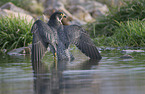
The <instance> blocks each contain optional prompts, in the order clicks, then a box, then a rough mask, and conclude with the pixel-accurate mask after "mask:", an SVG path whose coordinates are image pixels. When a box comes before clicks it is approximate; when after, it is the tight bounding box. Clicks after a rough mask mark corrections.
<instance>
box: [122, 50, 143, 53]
mask: <svg viewBox="0 0 145 94" xmlns="http://www.w3.org/2000/svg"><path fill="white" fill-rule="evenodd" d="M133 52H145V51H144V50H122V51H121V53H133Z"/></svg>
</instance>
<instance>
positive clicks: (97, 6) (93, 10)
mask: <svg viewBox="0 0 145 94" xmlns="http://www.w3.org/2000/svg"><path fill="white" fill-rule="evenodd" d="M81 5H82V6H83V7H84V8H85V10H87V11H88V12H89V13H90V14H91V15H92V17H93V18H96V17H98V16H102V15H106V12H108V11H109V9H108V7H107V6H106V5H104V4H101V3H99V2H96V1H88V2H85V3H83V4H81Z"/></svg>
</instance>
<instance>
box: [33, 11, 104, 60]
mask: <svg viewBox="0 0 145 94" xmlns="http://www.w3.org/2000/svg"><path fill="white" fill-rule="evenodd" d="M63 17H65V15H64V14H63V13H62V12H55V13H54V14H52V15H51V17H50V20H49V21H48V23H47V24H46V23H44V22H43V21H41V20H37V21H36V22H35V23H34V24H33V26H32V29H31V32H32V33H33V41H32V61H33V62H34V61H40V60H41V59H42V58H43V56H44V54H45V52H46V50H47V48H48V47H50V49H51V52H52V53H53V55H54V56H57V58H58V59H59V60H62V59H72V58H73V56H72V55H71V53H70V52H69V50H68V49H69V45H70V44H75V45H76V46H77V47H78V48H79V49H80V50H81V51H82V52H83V53H84V54H85V55H86V56H89V57H90V58H91V59H101V58H102V57H101V55H100V53H99V52H98V50H97V48H96V46H95V45H94V43H93V42H92V40H91V39H90V37H89V35H88V34H87V33H86V31H85V30H84V29H83V28H81V27H80V26H77V25H62V23H61V20H62V18H63Z"/></svg>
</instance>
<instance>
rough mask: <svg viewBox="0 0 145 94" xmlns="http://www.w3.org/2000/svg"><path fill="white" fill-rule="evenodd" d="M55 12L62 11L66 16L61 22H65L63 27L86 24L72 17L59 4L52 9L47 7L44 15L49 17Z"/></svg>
mask: <svg viewBox="0 0 145 94" xmlns="http://www.w3.org/2000/svg"><path fill="white" fill-rule="evenodd" d="M55 11H62V12H64V13H65V14H66V15H67V18H66V19H63V20H62V22H65V25H70V24H77V25H83V24H86V22H84V21H82V20H80V19H78V18H76V17H75V16H73V15H72V14H71V13H70V12H69V11H68V10H67V9H66V8H65V7H64V5H63V4H62V3H61V2H59V1H58V2H57V4H56V6H55V7H54V8H51V7H48V8H46V9H45V10H44V12H43V13H44V14H45V15H47V16H48V17H49V15H51V14H52V13H54V12H55Z"/></svg>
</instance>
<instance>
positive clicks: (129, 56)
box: [120, 55, 133, 59]
mask: <svg viewBox="0 0 145 94" xmlns="http://www.w3.org/2000/svg"><path fill="white" fill-rule="evenodd" d="M120 58H124V59H127V58H133V57H132V56H131V55H123V56H121V57H120Z"/></svg>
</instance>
